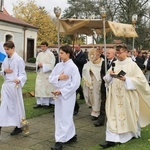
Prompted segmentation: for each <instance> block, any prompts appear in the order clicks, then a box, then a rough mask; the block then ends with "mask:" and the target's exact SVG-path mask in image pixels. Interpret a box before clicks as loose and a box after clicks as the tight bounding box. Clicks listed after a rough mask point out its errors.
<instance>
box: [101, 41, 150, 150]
mask: <svg viewBox="0 0 150 150" xmlns="http://www.w3.org/2000/svg"><path fill="white" fill-rule="evenodd" d="M116 56H117V61H115V67H114V68H113V69H112V68H110V69H109V70H108V73H107V75H106V76H105V77H104V80H105V82H106V86H107V88H108V95H107V100H106V115H107V128H106V141H105V142H104V143H102V144H100V146H102V147H103V148H107V147H111V146H115V145H116V143H118V142H119V143H126V142H127V141H129V140H131V139H132V138H138V137H141V130H140V128H141V127H145V126H146V125H148V124H150V87H149V85H148V83H147V81H146V78H145V76H144V74H143V72H142V71H141V69H140V68H139V67H138V66H137V64H136V63H135V62H134V61H132V60H131V58H129V57H127V46H126V45H124V44H123V45H118V46H116ZM121 70H122V73H121V74H120V75H119V74H118V72H120V71H121ZM116 74H117V75H116Z"/></svg>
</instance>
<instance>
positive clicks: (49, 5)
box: [4, 0, 68, 15]
mask: <svg viewBox="0 0 150 150" xmlns="http://www.w3.org/2000/svg"><path fill="white" fill-rule="evenodd" d="M17 1H18V0H4V7H5V9H6V10H7V11H8V13H9V14H12V9H13V4H14V5H15V4H16V2H17ZM19 1H20V0H19ZM21 1H24V2H26V1H28V0H21ZM35 2H36V4H37V5H38V6H44V7H45V9H46V10H47V11H48V12H49V13H50V14H51V15H54V11H53V9H54V7H57V6H59V7H60V8H61V9H62V11H63V10H64V9H65V8H67V7H68V5H67V0H35Z"/></svg>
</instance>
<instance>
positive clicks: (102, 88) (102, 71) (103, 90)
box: [100, 58, 116, 93]
mask: <svg viewBox="0 0 150 150" xmlns="http://www.w3.org/2000/svg"><path fill="white" fill-rule="evenodd" d="M114 61H116V58H114V59H113V60H112V62H111V64H110V65H107V70H108V69H109V68H110V67H111V65H112V63H113V62H114ZM100 75H101V78H102V84H101V92H102V93H103V92H106V88H105V81H104V80H103V77H104V76H105V61H103V62H102V67H101V72H100Z"/></svg>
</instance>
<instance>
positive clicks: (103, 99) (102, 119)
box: [94, 48, 116, 127]
mask: <svg viewBox="0 0 150 150" xmlns="http://www.w3.org/2000/svg"><path fill="white" fill-rule="evenodd" d="M106 57H107V69H109V68H110V67H111V65H112V63H113V62H114V61H115V60H116V58H115V49H113V48H109V49H107V52H106ZM100 76H101V78H102V84H101V88H100V89H101V105H100V115H99V116H98V120H97V121H96V122H95V123H94V125H95V127H99V126H103V125H104V123H105V116H106V113H105V102H106V87H105V81H104V80H103V77H104V76H105V61H103V63H102V68H101V72H100Z"/></svg>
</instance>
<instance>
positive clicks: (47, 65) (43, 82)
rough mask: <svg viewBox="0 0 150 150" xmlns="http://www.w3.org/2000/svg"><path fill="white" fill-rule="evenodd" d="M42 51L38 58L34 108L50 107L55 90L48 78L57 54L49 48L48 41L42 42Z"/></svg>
mask: <svg viewBox="0 0 150 150" xmlns="http://www.w3.org/2000/svg"><path fill="white" fill-rule="evenodd" d="M41 49H42V52H40V53H39V54H38V56H37V58H36V73H37V76H36V82H35V97H36V105H35V106H34V107H33V108H35V109H36V108H41V107H43V108H45V109H47V108H49V105H50V104H53V103H54V102H53V94H52V93H51V92H52V91H53V90H54V87H53V85H52V84H50V83H49V82H48V78H49V75H50V73H51V72H52V69H53V68H54V65H55V56H54V54H53V53H52V52H51V51H50V50H49V49H48V43H47V42H45V41H44V42H42V43H41Z"/></svg>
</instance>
